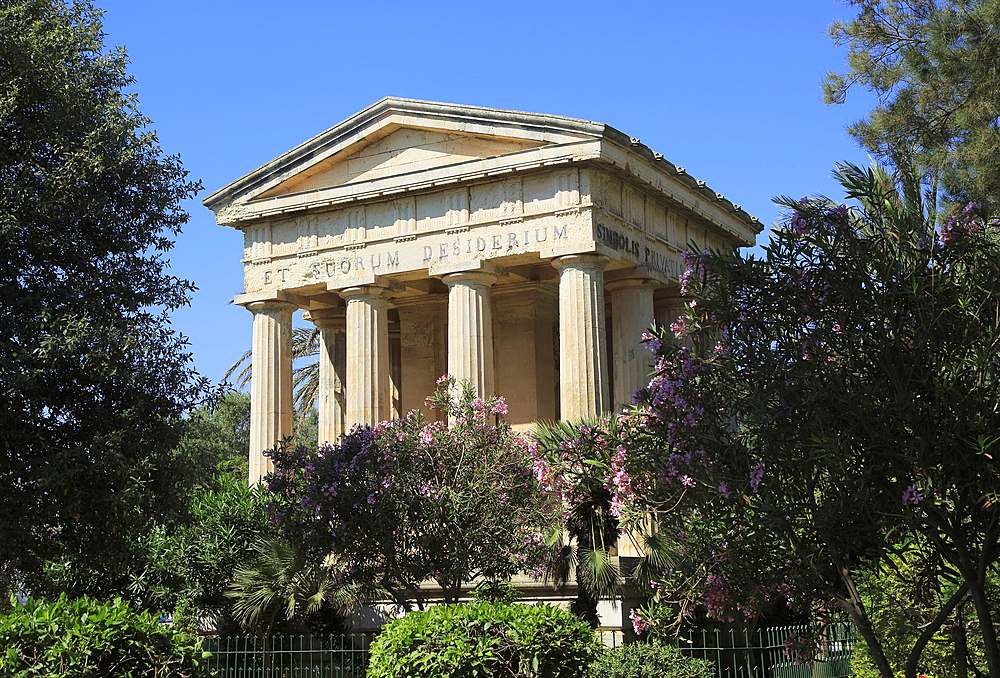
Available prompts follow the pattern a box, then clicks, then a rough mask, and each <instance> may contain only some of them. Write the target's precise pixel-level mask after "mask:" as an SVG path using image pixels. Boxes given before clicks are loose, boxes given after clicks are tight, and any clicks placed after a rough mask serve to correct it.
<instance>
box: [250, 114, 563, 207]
mask: <svg viewBox="0 0 1000 678" xmlns="http://www.w3.org/2000/svg"><path fill="white" fill-rule="evenodd" d="M545 145H547V142H545V141H542V140H538V139H518V138H511V137H501V136H487V135H469V134H462V133H459V132H455V131H442V130H435V129H421V128H416V127H405V126H404V127H399V128H398V129H395V130H393V131H390V132H389V133H388V134H385V136H382V137H381V138H377V139H374V140H373V139H370V138H365V139H363V140H361V141H359V142H358V143H357V144H355V145H353V146H350V147H348V148H346V149H344V150H342V151H340V152H339V153H337V154H336V155H335V156H333V157H330V158H327V159H325V160H323V161H322V162H319V163H317V164H315V165H313V166H312V167H309V168H308V169H305V170H303V171H301V172H299V173H298V174H295V175H293V176H291V177H290V178H288V179H286V180H284V181H282V182H281V183H280V184H278V185H277V186H275V187H274V188H271V189H269V190H267V191H266V192H264V193H261V194H259V195H257V196H255V199H267V198H274V197H277V196H282V195H289V194H292V193H303V192H306V191H313V190H319V189H323V188H331V187H334V186H342V185H344V184H350V183H354V182H359V181H367V180H370V179H381V178H383V177H387V176H390V175H398V174H407V173H410V172H419V171H422V170H428V169H433V168H435V167H443V166H447V165H453V164H455V163H460V162H465V161H468V160H474V159H479V158H489V157H494V156H499V155H505V154H507V153H517V152H520V151H526V150H530V149H533V148H539V147H541V146H545Z"/></svg>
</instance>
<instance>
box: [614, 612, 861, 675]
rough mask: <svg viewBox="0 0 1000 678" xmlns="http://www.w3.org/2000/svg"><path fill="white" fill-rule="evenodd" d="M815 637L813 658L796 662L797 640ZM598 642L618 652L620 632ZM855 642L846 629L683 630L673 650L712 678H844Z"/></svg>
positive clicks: (798, 658)
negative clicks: (704, 665) (705, 665)
mask: <svg viewBox="0 0 1000 678" xmlns="http://www.w3.org/2000/svg"><path fill="white" fill-rule="evenodd" d="M812 634H815V635H816V636H817V638H816V640H817V641H818V643H817V644H818V652H816V654H815V656H812V655H809V656H802V655H799V656H796V652H795V640H796V638H800V637H801V638H804V637H809V636H810V635H812ZM601 638H602V640H603V642H604V643H605V644H606V645H609V646H611V647H617V646H618V645H621V644H622V643H623V642H626V641H625V635H624V634H623V633H622V632H621V631H612V630H605V631H603V632H602V633H601ZM856 641H857V638H856V635H855V632H854V627H853V626H851V625H850V624H833V625H830V626H827V627H825V628H822V629H817V628H814V627H810V626H808V625H800V626H778V627H771V628H763V629H757V630H754V631H750V630H749V629H725V630H723V629H711V630H708V629H686V630H684V631H682V632H681V634H680V637H679V638H678V639H677V641H676V644H677V646H678V647H679V648H680V649H681V652H682V653H683V654H685V655H686V656H688V657H695V658H697V659H708V660H709V661H711V662H712V663H714V664H715V678H846V677H847V676H850V675H852V674H851V656H852V653H853V650H854V645H855V643H856Z"/></svg>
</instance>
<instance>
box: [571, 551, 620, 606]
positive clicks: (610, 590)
mask: <svg viewBox="0 0 1000 678" xmlns="http://www.w3.org/2000/svg"><path fill="white" fill-rule="evenodd" d="M579 558H580V568H579V570H578V572H580V575H581V576H582V578H583V581H582V582H581V583H582V584H583V585H584V586H586V587H587V590H588V591H590V592H591V593H593V594H594V595H595V596H596V597H598V598H608V597H611V596H613V595H614V594H615V592H616V591H617V590H618V584H619V583H620V581H621V570H620V569H619V568H618V565H617V564H616V563H615V562H614V561H612V560H611V555H610V553H609V551H608V550H607V549H580V553H579Z"/></svg>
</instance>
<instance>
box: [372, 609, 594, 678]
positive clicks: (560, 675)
mask: <svg viewBox="0 0 1000 678" xmlns="http://www.w3.org/2000/svg"><path fill="white" fill-rule="evenodd" d="M600 651H601V650H600V645H599V643H598V642H597V639H596V638H595V636H594V632H593V630H591V628H590V627H589V626H587V625H586V624H585V623H583V622H581V621H580V620H579V619H577V618H576V617H574V616H573V615H571V614H570V613H569V612H566V611H564V610H560V609H559V608H557V607H553V606H551V605H544V604H542V605H535V606H528V605H505V604H501V603H489V602H472V603H468V604H465V605H442V606H439V607H434V608H431V609H430V610H427V611H424V612H411V613H410V614H408V615H406V616H405V617H402V618H401V619H397V620H395V621H393V622H391V623H390V624H388V625H387V626H386V627H385V628H384V629H382V633H381V635H379V637H378V638H377V639H376V640H375V642H374V643H372V647H371V664H370V665H369V668H368V676H369V678H423V677H425V676H434V678H466V677H467V676H468V677H471V676H481V677H486V676H516V677H519V678H577V677H581V676H585V675H586V671H587V668H588V667H589V665H590V664H591V662H593V660H594V659H595V658H596V657H597V656H598V655H599V653H600Z"/></svg>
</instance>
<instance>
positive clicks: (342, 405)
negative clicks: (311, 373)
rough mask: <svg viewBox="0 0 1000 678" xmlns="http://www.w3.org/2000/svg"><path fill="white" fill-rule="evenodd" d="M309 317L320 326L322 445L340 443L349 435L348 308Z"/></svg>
mask: <svg viewBox="0 0 1000 678" xmlns="http://www.w3.org/2000/svg"><path fill="white" fill-rule="evenodd" d="M305 318H306V320H309V321H311V322H313V323H314V324H315V325H316V327H318V328H319V390H318V392H317V393H316V410H317V412H318V414H319V430H318V431H317V440H318V441H319V444H320V445H322V444H324V443H330V444H331V445H336V444H337V442H338V441H339V440H340V437H341V436H343V435H344V434H346V433H347V432H348V431H347V428H346V427H345V423H346V415H347V399H346V384H347V309H346V308H344V307H339V308H324V309H319V310H316V311H309V312H308V313H306V314H305Z"/></svg>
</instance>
